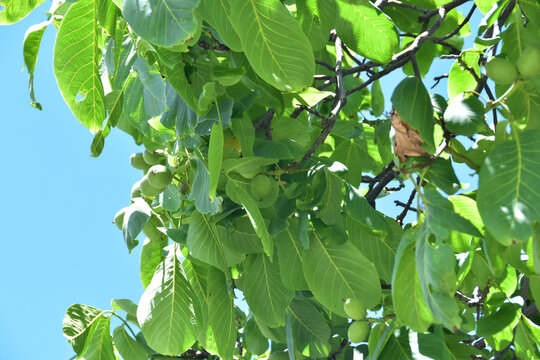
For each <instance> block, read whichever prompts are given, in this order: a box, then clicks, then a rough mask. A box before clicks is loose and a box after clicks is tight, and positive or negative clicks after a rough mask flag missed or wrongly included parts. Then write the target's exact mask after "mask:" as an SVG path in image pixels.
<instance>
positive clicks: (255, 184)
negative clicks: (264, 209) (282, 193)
mask: <svg viewBox="0 0 540 360" xmlns="http://www.w3.org/2000/svg"><path fill="white" fill-rule="evenodd" d="M271 189H272V179H271V178H269V177H268V176H265V175H257V176H255V177H254V178H253V179H252V180H251V193H252V194H253V196H255V198H257V199H260V198H263V197H265V196H267V195H268V194H269V193H270V191H271Z"/></svg>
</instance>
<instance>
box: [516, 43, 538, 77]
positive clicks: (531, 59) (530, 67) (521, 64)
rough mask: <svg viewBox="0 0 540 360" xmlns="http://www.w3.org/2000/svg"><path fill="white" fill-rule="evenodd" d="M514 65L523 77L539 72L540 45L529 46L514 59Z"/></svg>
mask: <svg viewBox="0 0 540 360" xmlns="http://www.w3.org/2000/svg"><path fill="white" fill-rule="evenodd" d="M516 66H517V69H518V71H519V73H520V74H521V76H523V77H524V78H528V77H531V76H534V75H538V74H540V46H529V47H528V48H526V49H525V50H524V51H523V52H522V53H521V55H520V56H519V58H518V59H517V61H516Z"/></svg>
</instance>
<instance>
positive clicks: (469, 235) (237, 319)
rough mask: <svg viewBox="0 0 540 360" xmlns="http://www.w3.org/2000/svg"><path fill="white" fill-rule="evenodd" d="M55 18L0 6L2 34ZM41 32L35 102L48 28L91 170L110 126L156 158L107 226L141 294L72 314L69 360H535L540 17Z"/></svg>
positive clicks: (364, 0) (139, 161) (79, 15)
mask: <svg viewBox="0 0 540 360" xmlns="http://www.w3.org/2000/svg"><path fill="white" fill-rule="evenodd" d="M43 2H44V0H1V1H0V25H9V24H12V23H15V22H17V21H19V20H21V19H22V18H24V17H25V16H26V15H27V14H28V13H29V12H30V11H32V10H33V9H34V8H36V7H37V6H38V5H40V4H42V3H43ZM47 16H48V20H47V21H45V22H43V23H40V24H36V25H34V26H32V27H30V28H29V29H28V31H27V33H26V36H25V38H24V44H23V45H24V46H23V48H24V63H25V65H26V68H27V70H28V73H29V76H30V77H29V90H30V94H29V95H30V99H31V100H30V104H31V105H32V106H34V107H36V108H37V109H39V110H41V109H42V105H41V104H40V103H39V102H38V100H37V99H36V98H35V94H34V68H35V65H36V61H37V55H38V52H39V47H40V42H41V38H42V36H43V34H44V31H46V29H47V28H51V27H54V28H56V29H57V36H56V42H55V46H54V69H53V71H54V74H55V77H56V79H57V82H58V87H59V89H60V92H61V93H62V96H63V97H64V99H65V101H66V103H67V105H68V106H69V107H70V109H71V110H72V112H73V114H74V116H75V118H76V119H77V120H78V121H79V122H80V123H81V124H82V125H84V126H85V127H86V128H88V130H89V131H90V132H91V133H93V134H94V139H93V141H92V143H91V145H90V148H91V152H92V156H95V157H98V156H99V155H100V154H101V153H102V151H104V149H105V151H106V148H105V143H106V139H107V136H108V135H109V133H110V132H111V131H112V130H113V129H118V130H120V131H123V132H125V133H127V134H129V135H130V136H131V137H133V140H134V141H135V143H137V144H139V145H144V148H145V150H144V152H141V153H137V154H133V155H132V157H131V159H130V161H131V164H132V165H133V166H134V167H135V168H137V169H140V170H141V171H142V173H141V180H140V181H138V182H137V183H136V184H134V186H133V188H132V189H131V202H130V203H129V204H126V207H125V208H123V209H121V210H119V211H118V213H117V214H116V216H115V219H114V221H115V223H116V225H117V226H118V228H119V230H120V231H121V235H120V234H119V236H118V238H119V241H121V239H122V238H123V241H124V242H125V244H126V247H127V251H128V252H132V250H134V249H136V248H140V278H141V281H142V284H143V286H144V288H145V291H144V294H143V295H142V297H141V298H140V299H138V302H137V303H136V302H133V301H131V300H128V299H113V300H112V301H111V308H110V309H98V308H95V307H93V306H90V305H83V304H75V305H72V306H71V307H69V308H68V309H67V312H66V315H65V317H64V321H63V331H64V335H65V337H66V338H67V341H68V342H69V343H70V344H71V345H72V346H73V350H74V352H75V356H74V358H76V359H86V360H94V359H100V360H102V359H124V360H144V359H175V358H197V359H206V358H208V359H210V358H217V357H219V358H223V359H233V358H237V359H252V358H254V357H256V358H261V359H262V358H267V357H269V356H270V357H272V358H273V359H276V360H277V359H281V358H289V359H290V360H295V359H304V358H318V359H320V358H324V359H352V358H353V356H354V355H355V354H357V353H361V354H363V356H364V358H369V359H415V358H419V357H421V356H424V358H425V357H427V358H433V359H467V358H470V359H491V358H493V359H516V358H517V359H539V358H540V315H539V313H538V308H537V305H536V300H537V299H539V298H540V190H538V189H539V186H540V3H539V2H537V1H531V0H499V1H497V0H474V1H472V0H453V1H448V0H410V1H399V0H377V1H373V2H370V1H368V0H286V1H280V0H68V1H62V0H60V1H54V2H53V5H52V7H51V9H50V10H49V11H48V13H47ZM475 16H476V17H482V22H481V23H480V25H479V26H478V27H477V28H472V27H471V26H470V24H469V23H470V20H471V18H473V17H475ZM49 31H50V30H49ZM465 43H467V44H471V45H470V47H465V45H464V44H465ZM438 59H448V60H449V61H448V62H447V63H448V64H452V65H451V67H449V68H448V69H447V70H448V71H446V72H444V73H441V74H438V76H436V78H435V80H437V82H438V81H441V80H443V79H446V81H447V83H448V86H447V89H442V90H439V93H436V92H432V91H434V90H433V89H434V88H435V87H434V88H431V89H428V88H426V86H425V84H424V77H425V76H426V74H427V73H428V71H429V70H430V68H431V67H432V64H433V63H434V62H436V61H438ZM398 69H401V70H403V72H404V73H405V74H406V76H404V78H403V79H401V81H399V83H396V84H394V88H393V89H392V91H391V94H392V95H391V97H390V99H385V95H384V93H383V91H382V89H381V84H380V81H381V79H383V78H384V77H385V76H387V75H388V74H390V73H392V72H394V71H396V70H398ZM38 80H39V79H38ZM439 88H440V87H437V89H439ZM388 104H391V107H390V106H388ZM114 131H117V130H114ZM458 164H459V166H463V167H466V168H467V171H468V172H469V173H472V174H474V176H477V178H478V184H477V185H476V184H474V185H473V186H472V187H471V188H468V189H467V188H466V187H465V186H464V184H462V183H461V182H460V180H459V179H458V176H457V175H456V171H455V170H454V169H455V168H456V166H457V165H458ZM458 175H459V174H458ZM126 191H129V189H126ZM399 196H401V197H399ZM383 197H387V198H392V199H394V202H395V205H396V206H397V207H398V208H400V213H399V215H397V216H394V217H392V216H390V214H389V213H388V211H386V210H387V208H383V207H380V206H377V205H378V204H380V199H381V198H383ZM403 199H404V200H405V201H401V200H403ZM411 214H412V216H411ZM119 256H122V255H121V254H119ZM131 256H133V255H131ZM134 276H135V274H134ZM242 309H243V310H242ZM245 309H247V310H245ZM112 320H114V321H113V322H112V325H111V321H112Z"/></svg>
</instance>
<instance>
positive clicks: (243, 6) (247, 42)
mask: <svg viewBox="0 0 540 360" xmlns="http://www.w3.org/2000/svg"><path fill="white" fill-rule="evenodd" d="M230 5H231V14H232V15H231V22H232V24H233V26H234V28H235V30H236V33H237V34H238V36H239V37H240V41H241V43H242V48H243V49H244V52H245V54H246V56H247V58H248V60H249V63H250V65H251V66H252V67H253V69H254V70H255V71H256V72H257V74H258V75H259V76H260V77H261V78H262V79H263V80H264V81H266V82H267V83H269V84H270V85H272V86H274V87H276V88H277V89H279V90H281V91H289V92H291V91H301V90H303V89H305V88H307V87H309V86H310V85H311V83H312V82H313V75H314V73H315V60H314V58H313V50H312V49H311V45H310V43H309V40H308V38H307V37H306V35H304V33H303V32H302V29H301V27H300V24H299V23H298V22H297V21H296V19H295V18H294V17H293V16H292V15H291V13H290V12H289V11H288V10H287V8H285V6H284V5H283V4H282V3H281V2H280V1H279V0H230ZM275 29H279V31H276V30H275Z"/></svg>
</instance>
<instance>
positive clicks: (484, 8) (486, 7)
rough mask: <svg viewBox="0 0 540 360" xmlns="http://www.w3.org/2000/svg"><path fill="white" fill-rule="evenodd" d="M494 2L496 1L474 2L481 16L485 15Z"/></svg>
mask: <svg viewBox="0 0 540 360" xmlns="http://www.w3.org/2000/svg"><path fill="white" fill-rule="evenodd" d="M496 2H497V0H474V3H475V4H476V6H478V9H480V11H481V12H482V14H486V13H487V12H488V11H489V9H491V7H492V6H493V5H494V4H495V3H496Z"/></svg>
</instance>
